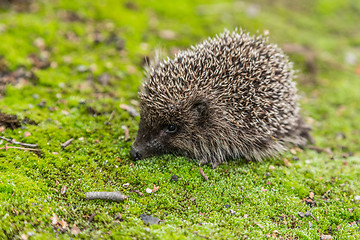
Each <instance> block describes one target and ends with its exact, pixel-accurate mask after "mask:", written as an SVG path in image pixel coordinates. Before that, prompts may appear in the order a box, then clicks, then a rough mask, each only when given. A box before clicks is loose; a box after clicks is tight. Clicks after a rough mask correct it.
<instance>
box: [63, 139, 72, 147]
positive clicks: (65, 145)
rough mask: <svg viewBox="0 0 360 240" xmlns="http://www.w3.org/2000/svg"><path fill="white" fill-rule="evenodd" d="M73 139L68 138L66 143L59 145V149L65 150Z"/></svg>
mask: <svg viewBox="0 0 360 240" xmlns="http://www.w3.org/2000/svg"><path fill="white" fill-rule="evenodd" d="M73 140H74V139H73V138H70V139H69V140H67V141H66V142H64V143H62V144H61V148H62V149H65V148H66V147H67V146H69V145H70V144H71V142H72V141H73Z"/></svg>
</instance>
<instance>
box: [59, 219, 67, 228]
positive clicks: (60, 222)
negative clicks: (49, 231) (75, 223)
mask: <svg viewBox="0 0 360 240" xmlns="http://www.w3.org/2000/svg"><path fill="white" fill-rule="evenodd" d="M59 224H60V226H61V228H62V229H66V228H67V227H68V223H67V222H66V221H65V220H64V219H62V220H61V221H59Z"/></svg>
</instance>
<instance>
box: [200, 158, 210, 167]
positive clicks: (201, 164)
mask: <svg viewBox="0 0 360 240" xmlns="http://www.w3.org/2000/svg"><path fill="white" fill-rule="evenodd" d="M208 162H209V161H208V160H207V159H202V160H200V166H204V165H205V164H207V163H208Z"/></svg>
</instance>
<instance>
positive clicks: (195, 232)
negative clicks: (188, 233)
mask: <svg viewBox="0 0 360 240" xmlns="http://www.w3.org/2000/svg"><path fill="white" fill-rule="evenodd" d="M193 233H194V234H195V235H196V236H198V237H200V238H205V239H210V238H209V237H206V236H203V235H200V234H199V233H198V232H197V231H194V232H193Z"/></svg>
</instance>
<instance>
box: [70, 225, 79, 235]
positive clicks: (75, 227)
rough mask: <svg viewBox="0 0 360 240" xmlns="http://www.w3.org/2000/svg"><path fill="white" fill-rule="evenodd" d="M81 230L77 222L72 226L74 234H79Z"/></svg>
mask: <svg viewBox="0 0 360 240" xmlns="http://www.w3.org/2000/svg"><path fill="white" fill-rule="evenodd" d="M80 232H81V231H80V229H79V228H78V227H77V226H76V224H74V225H73V226H72V228H71V233H72V234H74V235H78V234H79V233H80Z"/></svg>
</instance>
